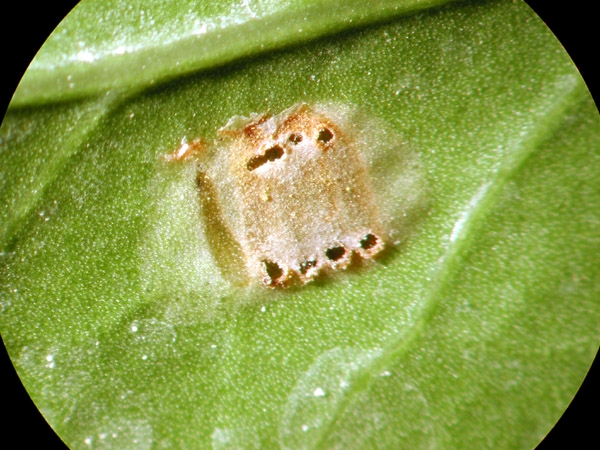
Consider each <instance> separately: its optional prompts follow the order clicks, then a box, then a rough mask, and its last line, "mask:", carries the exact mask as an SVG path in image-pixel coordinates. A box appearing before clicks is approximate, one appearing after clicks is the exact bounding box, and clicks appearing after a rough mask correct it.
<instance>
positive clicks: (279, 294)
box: [0, 0, 600, 449]
mask: <svg viewBox="0 0 600 450" xmlns="http://www.w3.org/2000/svg"><path fill="white" fill-rule="evenodd" d="M160 3H161V5H162V2H160ZM342 4H345V5H350V6H346V7H342V6H341V5H342ZM119 5H120V3H119ZM167 5H168V6H160V5H159V4H158V3H154V2H147V3H146V2H143V1H140V2H136V3H133V4H128V6H126V7H125V6H122V5H121V6H118V5H116V4H115V5H112V4H110V3H105V6H102V7H97V8H96V6H97V5H96V2H91V1H90V2H83V4H81V5H79V6H78V7H77V8H76V9H75V10H74V12H73V14H72V15H71V16H69V17H68V18H67V19H66V20H65V22H64V23H63V24H62V25H61V27H59V29H58V30H57V31H56V32H55V34H54V35H53V36H52V37H51V39H50V40H49V41H48V44H47V46H46V47H45V48H43V49H42V51H41V52H40V54H39V55H38V57H37V60H36V62H35V63H34V64H33V65H32V67H31V69H30V72H29V73H28V75H27V76H26V78H25V79H24V81H23V83H22V85H21V87H20V90H19V91H18V92H17V94H16V97H15V99H14V101H13V106H12V107H11V108H10V110H9V112H8V114H7V116H6V118H5V120H4V122H3V125H2V129H1V141H0V168H1V169H0V170H1V172H0V173H1V177H0V189H1V190H0V201H1V202H2V206H3V207H2V216H1V222H0V244H1V246H2V250H1V251H2V252H1V253H0V301H1V304H0V331H1V332H2V338H3V340H4V342H5V344H6V346H7V349H8V351H9V353H10V355H11V357H12V359H13V361H14V363H15V366H16V368H17V371H18V373H19V375H20V376H21V378H22V380H23V382H24V384H25V386H26V387H27V389H28V391H29V392H30V394H31V396H32V398H33V399H34V401H35V402H36V404H37V405H38V406H39V408H40V410H41V411H42V413H43V414H44V416H45V417H46V418H47V420H48V421H49V422H50V424H51V425H52V426H53V427H54V428H55V430H56V431H57V433H58V434H59V435H60V436H61V438H63V439H64V440H65V442H67V443H68V445H69V446H70V447H71V448H75V449H89V448H93V449H104V448H114V449H151V448H152V449H159V448H211V447H212V448H215V449H225V448H236V449H237V448H249V449H251V448H286V449H330V448H344V449H359V448H411V449H412V448H466V447H468V448H532V447H534V446H535V445H536V444H537V443H538V442H539V441H540V440H541V439H542V438H543V436H544V435H545V434H546V433H547V432H548V431H549V429H550V428H551V427H552V425H553V424H554V423H555V422H556V420H558V418H559V416H560V415H561V413H562V412H563V411H564V409H565V408H566V406H567V405H568V403H569V401H570V400H571V398H572V397H573V395H574V394H575V392H576V390H577V388H578V386H579V385H580V384H581V382H582V380H583V377H584V376H585V374H586V372H587V370H588V368H589V365H590V363H591V361H592V358H593V357H594V355H595V353H596V351H597V349H598V343H599V338H600V325H599V324H600V283H599V280H598V276H597V274H598V273H599V271H600V261H599V260H598V258H597V255H598V254H599V253H600V238H599V237H598V224H599V223H600V210H599V209H598V207H597V205H598V204H600V178H598V173H599V171H600V121H599V117H598V112H597V110H596V107H595V105H594V104H593V101H592V99H591V97H590V95H589V93H588V92H587V89H586V86H585V84H584V82H583V81H582V79H581V78H580V76H579V74H578V72H577V70H576V68H575V67H574V66H573V64H572V62H571V61H570V59H569V58H568V56H567V55H566V53H565V52H564V50H563V49H562V48H561V46H560V44H559V43H558V42H557V41H556V40H555V38H554V37H553V36H552V34H551V33H550V31H549V30H548V29H547V28H546V27H545V26H544V24H543V23H542V22H541V21H540V20H539V19H538V18H537V17H536V16H535V15H534V14H533V12H532V11H531V10H530V9H529V8H528V7H527V6H526V5H525V4H524V3H522V2H519V1H515V2H513V1H504V0H501V1H471V2H451V3H447V4H443V5H442V4H441V2H418V1H406V2H402V1H398V2H376V3H375V4H374V5H373V4H371V6H370V7H369V8H367V7H366V6H364V5H366V3H365V2H335V1H320V2H317V1H314V2H308V1H297V2H276V1H272V2H261V3H259V2H240V3H239V4H237V3H236V4H235V5H234V6H232V4H230V3H227V2H202V3H201V4H200V5H199V6H197V8H198V10H194V12H190V8H191V6H189V5H187V4H186V3H185V2H181V3H175V2H169V3H168V4H167ZM240 5H241V6H240ZM259 5H262V6H261V7H262V8H263V9H262V10H260V8H259V10H257V9H256V8H258V7H259ZM111 8H117V9H115V10H114V11H119V10H118V8H127V10H126V11H122V12H121V13H120V14H117V13H116V12H114V13H113V12H111V11H113V9H111ZM240 11H246V12H245V13H244V14H245V15H244V14H242V12H240ZM332 11H337V14H333V13H332ZM251 13H252V14H251ZM186 14H188V15H186ZM192 16H193V17H194V18H195V19H198V21H197V22H194V21H192V22H193V24H189V23H188V22H190V20H191V18H192ZM150 17H151V18H152V19H151V20H153V22H149V23H150V25H148V23H146V22H144V20H146V18H148V20H150V19H149V18H150ZM188 17H189V18H190V20H187V18H188ZM290 17H293V18H295V22H293V23H292V22H291V21H290ZM80 18H86V20H80ZM108 18H110V22H109V23H110V25H106V26H107V28H106V29H105V30H104V31H103V32H97V31H95V28H94V26H95V25H94V24H100V23H102V24H103V23H107V22H106V21H108ZM142 18H144V20H142ZM93 19H96V20H93ZM136 20H139V21H140V22H139V23H140V24H141V26H139V27H138V26H137V25H136V24H137V23H138V22H136ZM103 21H104V22H103ZM298 22H301V23H302V24H303V25H302V28H303V30H305V31H306V34H302V35H301V34H299V32H298V30H297V29H296V28H297V27H298ZM203 24H204V25H205V26H204V25H203ZM184 25H185V26H184ZM187 25H189V26H187ZM267 25H268V26H267ZM186 27H187V28H186ZM198 27H200V28H198ZM156 30H159V31H156ZM177 30H179V32H180V33H179V34H178V33H177ZM198 30H204V32H203V33H199V31H198ZM303 32H304V31H303ZM164 33H169V35H170V36H172V39H166V38H165V37H164V36H165V34H164ZM172 33H174V34H172ZM194 33H196V34H194ZM194 36H195V37H194ZM142 60H143V61H145V62H144V64H146V67H143V66H144V64H141V65H140V61H142ZM178 62H179V63H180V64H178ZM145 70H148V71H149V72H145ZM69 77H70V78H69ZM69 83H73V86H70V84H69ZM300 102H307V103H310V104H315V103H321V104H336V105H345V106H348V107H352V108H354V109H355V110H356V111H358V113H357V114H356V117H357V119H356V120H359V121H360V123H357V127H358V128H362V129H364V131H365V132H366V133H367V134H369V133H372V134H374V135H375V136H374V139H375V140H377V142H380V143H384V144H385V145H380V146H378V147H377V148H375V149H372V150H371V151H372V152H373V161H374V162H373V168H372V170H373V173H374V177H375V180H376V184H377V186H379V187H380V193H381V194H382V195H383V202H384V203H385V204H386V205H387V207H388V208H389V209H390V211H391V214H392V215H394V216H395V217H396V222H397V223H399V224H401V229H400V237H399V243H398V244H397V245H396V246H395V247H394V248H393V249H392V250H391V251H389V252H387V254H386V255H384V257H382V258H380V259H379V260H378V261H377V262H376V263H375V264H374V265H372V266H371V267H366V268H364V269H359V270H354V271H348V272H346V273H343V274H341V275H340V276H336V277H331V278H329V279H321V280H318V281H317V282H314V283H310V284H308V285H306V286H305V287H301V288H296V289H290V290H270V289H266V288H262V287H248V286H243V285H240V284H239V283H237V282H234V281H232V280H233V279H234V278H235V274H236V273H237V272H238V271H239V261H237V260H236V259H235V258H229V259H228V257H227V255H226V254H223V253H221V254H217V253H218V252H215V248H216V247H218V243H219V242H220V239H222V234H223V229H222V224H220V223H218V222H215V221H214V220H211V217H210V216H209V215H208V214H207V211H206V210H205V208H204V207H203V205H204V203H203V200H202V198H203V195H206V193H203V192H199V190H198V186H197V182H196V178H197V168H196V166H195V164H193V163H178V164H173V163H167V162H166V161H165V160H164V158H163V156H164V155H166V154H168V153H170V152H171V151H173V150H174V149H175V148H177V147H178V146H179V144H180V142H181V140H182V138H184V137H185V138H187V139H194V138H198V137H202V138H205V139H207V140H212V139H214V138H215V137H216V132H217V130H218V129H219V128H220V127H222V126H223V125H225V124H226V123H227V121H228V119H229V118H231V117H232V116H235V115H245V116H248V115H250V114H251V113H253V112H256V113H261V112H267V111H270V112H273V113H278V112H280V111H282V110H285V109H286V108H289V107H290V106H292V105H294V104H297V103H300ZM232 274H233V275H232Z"/></svg>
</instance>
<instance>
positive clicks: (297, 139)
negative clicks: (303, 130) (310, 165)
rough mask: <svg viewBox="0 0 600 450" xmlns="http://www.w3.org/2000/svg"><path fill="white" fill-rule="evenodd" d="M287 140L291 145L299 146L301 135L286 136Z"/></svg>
mask: <svg viewBox="0 0 600 450" xmlns="http://www.w3.org/2000/svg"><path fill="white" fill-rule="evenodd" d="M288 140H289V141H290V142H291V143H292V144H299V143H300V142H302V135H301V134H300V133H292V134H290V135H289V136H288Z"/></svg>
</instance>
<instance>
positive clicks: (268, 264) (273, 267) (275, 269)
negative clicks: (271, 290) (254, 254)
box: [264, 261, 283, 284]
mask: <svg viewBox="0 0 600 450" xmlns="http://www.w3.org/2000/svg"><path fill="white" fill-rule="evenodd" d="M264 264H265V270H266V271H267V275H269V278H270V279H271V283H273V284H276V283H277V280H279V279H280V278H281V276H282V275H283V270H281V267H279V264H277V263H276V262H272V261H264Z"/></svg>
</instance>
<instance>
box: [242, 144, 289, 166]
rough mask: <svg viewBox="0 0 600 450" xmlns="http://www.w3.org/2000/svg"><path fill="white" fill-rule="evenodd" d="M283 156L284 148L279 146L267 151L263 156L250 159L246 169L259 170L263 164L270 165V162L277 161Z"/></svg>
mask: <svg viewBox="0 0 600 450" xmlns="http://www.w3.org/2000/svg"><path fill="white" fill-rule="evenodd" d="M282 156H283V148H281V147H280V146H279V145H275V146H273V147H271V148H269V149H267V150H266V151H265V153H264V154H263V155H257V156H253V157H252V158H250V161H248V164H246V167H247V168H248V170H254V169H258V168H259V167H260V166H262V165H263V164H266V163H268V162H269V161H275V160H277V159H279V158H281V157H282Z"/></svg>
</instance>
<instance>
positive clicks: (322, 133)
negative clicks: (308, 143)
mask: <svg viewBox="0 0 600 450" xmlns="http://www.w3.org/2000/svg"><path fill="white" fill-rule="evenodd" d="M332 139H333V133H332V132H331V130H329V129H328V128H321V129H320V130H319V135H318V136H317V141H319V142H323V143H324V144H326V143H327V142H329V141H330V140H332Z"/></svg>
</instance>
